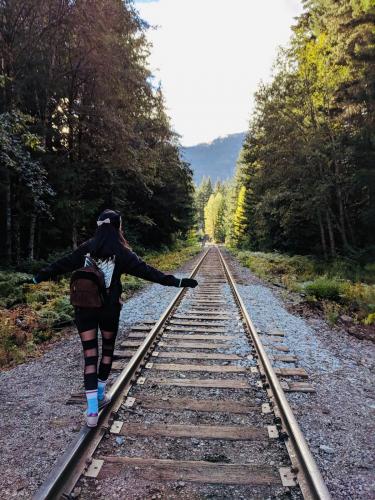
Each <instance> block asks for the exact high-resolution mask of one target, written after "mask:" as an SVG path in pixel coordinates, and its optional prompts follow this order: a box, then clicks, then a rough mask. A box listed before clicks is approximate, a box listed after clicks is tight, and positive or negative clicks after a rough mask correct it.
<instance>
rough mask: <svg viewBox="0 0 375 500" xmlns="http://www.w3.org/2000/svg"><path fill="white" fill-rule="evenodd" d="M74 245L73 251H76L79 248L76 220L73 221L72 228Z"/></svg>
mask: <svg viewBox="0 0 375 500" xmlns="http://www.w3.org/2000/svg"><path fill="white" fill-rule="evenodd" d="M72 245H73V250H75V249H76V248H77V247H78V231H77V221H76V220H75V219H74V220H73V227H72Z"/></svg>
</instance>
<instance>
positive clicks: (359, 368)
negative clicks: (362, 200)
mask: <svg viewBox="0 0 375 500" xmlns="http://www.w3.org/2000/svg"><path fill="white" fill-rule="evenodd" d="M198 258H199V256H197V257H195V258H194V259H193V260H192V261H190V262H189V264H187V266H186V267H185V268H181V269H180V270H179V272H178V273H176V275H177V276H182V275H187V274H188V272H189V270H190V269H191V268H192V267H193V264H195V263H196V262H197V260H198ZM230 268H231V269H232V270H233V272H234V274H235V276H236V278H238V279H239V281H240V283H241V284H240V285H239V286H238V287H239V291H240V293H241V296H242V298H243V300H244V302H245V304H246V306H247V308H248V311H249V313H250V316H251V318H252V320H253V322H254V324H255V326H256V328H257V329H258V330H259V331H260V332H262V333H271V332H272V331H274V330H275V329H278V330H281V331H282V332H283V333H284V335H285V336H284V341H283V344H285V345H286V346H288V348H289V349H290V353H288V354H290V355H295V356H297V357H298V362H297V363H296V364H288V365H286V364H283V363H280V362H274V365H275V366H278V367H285V366H289V367H293V366H297V367H300V368H304V369H305V370H306V371H307V373H308V375H309V379H308V382H309V383H311V384H313V386H314V387H315V389H316V393H313V394H303V393H288V394H287V397H288V400H289V402H290V404H291V406H292V408H293V411H294V412H295V415H296V417H297V419H298V422H299V424H300V426H301V429H302V431H303V432H304V434H305V437H306V439H307V441H308V443H309V445H310V448H311V451H312V453H313V455H314V457H315V459H316V461H317V463H318V466H319V467H320V470H321V472H322V474H323V477H324V479H325V481H326V483H327V486H328V488H329V490H330V492H331V494H332V498H334V499H340V500H341V499H343V500H344V499H345V500H346V499H349V498H350V499H365V500H366V499H372V498H374V493H373V492H374V489H375V484H374V456H375V453H374V450H375V446H374V425H373V421H374V413H375V411H374V410H375V393H374V378H375V356H374V352H375V346H374V344H373V343H371V342H369V341H366V340H359V339H357V338H355V337H353V336H350V335H348V334H347V333H346V332H345V331H339V330H336V329H331V328H329V326H328V325H327V324H326V323H325V322H324V321H323V320H321V319H317V318H308V319H304V318H303V317H301V316H298V315H295V314H291V313H289V312H288V307H289V306H290V303H289V302H288V301H289V298H288V295H286V294H285V293H284V292H283V294H281V293H280V290H279V289H277V288H276V287H273V286H271V285H268V284H266V283H263V282H262V281H261V280H259V279H258V278H256V277H255V276H254V275H253V274H252V273H251V272H250V271H249V270H248V269H246V268H244V267H242V266H241V265H240V264H239V263H238V262H237V261H235V260H234V259H232V258H231V259H230ZM176 292H177V290H176V289H175V288H167V287H163V288H162V287H160V286H159V285H148V286H147V287H145V288H144V289H142V290H141V291H140V292H139V293H137V294H136V295H135V296H133V297H132V298H131V299H129V300H128V301H127V302H126V304H125V305H124V307H123V309H122V315H121V326H120V332H119V336H118V342H117V345H119V343H120V342H121V341H122V340H123V339H124V338H125V337H126V335H127V332H128V331H129V328H130V327H131V326H132V325H134V324H136V323H139V322H141V321H143V320H147V319H148V320H156V319H158V318H159V316H160V314H161V313H162V311H163V310H164V309H165V308H166V306H167V305H168V304H169V302H170V301H171V300H172V298H173V297H174V296H175V294H176ZM227 294H230V291H229V288H228V287H227V286H226V285H224V286H223V295H227ZM236 328H237V325H236ZM267 349H268V350H269V353H270V354H280V353H278V352H276V351H272V350H270V348H267ZM233 352H235V353H238V354H242V355H246V353H247V352H248V346H247V345H245V343H242V342H241V341H239V342H238V345H235V346H234V351H233ZM82 370H83V359H82V354H81V344H80V340H79V337H78V335H72V336H71V337H69V338H65V339H62V340H61V341H58V342H56V343H55V344H54V345H53V346H52V347H51V348H50V349H49V350H48V351H47V352H46V353H45V354H44V355H43V357H41V358H39V359H35V360H33V361H31V362H29V363H27V364H23V365H20V366H18V367H16V368H13V369H12V370H9V371H6V372H3V373H0V404H1V408H2V412H1V415H2V418H1V422H0V435H1V445H2V452H1V457H0V464H1V472H2V474H1V475H0V487H1V492H2V494H1V497H2V498H5V499H8V498H17V499H18V498H30V496H31V495H32V493H33V492H35V490H36V489H37V488H38V486H39V485H40V484H41V483H42V481H43V480H44V479H45V478H46V477H47V475H48V473H49V471H50V470H51V468H52V466H53V464H54V463H55V461H56V460H57V459H58V457H59V456H60V455H61V454H62V453H63V451H64V450H65V449H66V447H67V446H68V444H69V443H70V442H71V441H72V439H74V437H75V435H76V433H77V432H78V431H79V430H80V428H81V425H82V424H83V422H84V419H83V415H82V412H83V407H82V406H80V405H66V404H65V403H66V401H67V400H68V399H69V396H70V394H71V393H73V392H79V391H82ZM175 392H176V395H177V393H178V391H177V390H175ZM211 396H212V397H215V393H214V390H213V391H212V394H211ZM114 483H115V482H114ZM114 486H115V484H114ZM119 488H120V486H119ZM119 491H120V490H119ZM154 493H155V495H156V496H154V498H160V497H158V496H157V492H152V491H150V498H153V495H154ZM235 497H236V496H235V495H234V497H233V498H235ZM239 497H240V495H238V496H237V498H239ZM107 498H111V496H110V495H109V496H108V495H107ZM112 498H115V497H112Z"/></svg>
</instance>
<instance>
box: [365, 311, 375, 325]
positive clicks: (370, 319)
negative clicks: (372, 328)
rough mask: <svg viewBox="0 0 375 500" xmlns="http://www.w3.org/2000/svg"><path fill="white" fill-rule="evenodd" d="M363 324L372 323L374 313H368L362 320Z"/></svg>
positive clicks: (374, 322)
mask: <svg viewBox="0 0 375 500" xmlns="http://www.w3.org/2000/svg"><path fill="white" fill-rule="evenodd" d="M364 324H365V325H374V324H375V313H371V314H369V315H368V316H367V317H366V319H365V320H364Z"/></svg>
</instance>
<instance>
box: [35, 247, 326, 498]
mask: <svg viewBox="0 0 375 500" xmlns="http://www.w3.org/2000/svg"><path fill="white" fill-rule="evenodd" d="M192 276H196V277H197V279H198V281H199V286H198V287H197V288H196V289H194V290H179V292H178V293H177V295H176V297H175V299H174V300H173V301H172V302H171V304H170V305H169V306H168V308H167V309H166V311H165V312H164V313H163V315H162V316H161V317H160V319H159V320H158V321H157V322H156V323H155V324H154V323H152V324H150V322H147V323H146V322H145V323H144V324H140V325H137V326H135V327H133V328H132V330H131V332H130V334H129V337H128V338H127V340H126V341H125V342H123V343H122V344H121V346H120V348H118V350H117V351H116V357H117V361H115V363H114V369H115V370H118V371H119V375H118V377H117V378H116V379H115V381H114V383H113V385H112V387H111V388H110V394H111V395H112V403H111V405H110V407H109V408H107V409H106V410H105V411H103V412H102V414H101V418H100V421H99V425H98V427H97V428H96V429H88V428H87V427H84V428H82V430H81V431H80V433H79V435H78V437H77V439H76V441H75V442H74V443H72V445H71V446H70V447H69V448H68V449H67V451H66V452H65V454H64V455H63V456H62V457H61V458H60V460H59V461H58V462H57V464H56V465H55V467H54V468H53V470H52V471H51V473H50V475H49V477H48V478H47V480H46V481H45V483H44V484H43V485H42V486H41V488H40V489H39V490H38V492H37V493H36V494H35V496H34V498H36V499H46V498H54V499H55V498H59V497H61V496H65V498H74V497H76V496H78V495H80V497H81V498H90V499H91V498H102V497H103V498H104V497H107V498H127V499H132V498H142V499H148V498H168V499H170V498H189V499H190V498H269V497H272V498H285V495H289V496H288V498H290V497H292V498H302V497H304V498H321V499H328V498H330V495H329V493H328V490H327V488H326V486H325V484H324V482H323V480H322V477H321V475H320V472H319V470H318V468H317V466H316V464H315V461H314V459H313V457H312V455H311V453H310V451H309V449H308V446H307V444H306V441H305V439H304V437H303V435H302V433H301V431H300V429H299V427H298V424H297V422H296V420H295V418H294V415H293V413H292V411H291V408H290V406H289V404H288V402H287V399H286V397H285V393H284V391H305V392H309V391H313V387H312V386H311V385H310V384H309V383H308V382H306V378H307V374H306V372H305V371H304V370H303V369H301V368H298V367H290V366H291V365H290V363H292V364H295V362H296V358H294V357H293V356H291V355H290V354H289V353H288V347H287V346H285V344H284V342H283V332H280V331H274V332H272V335H260V334H259V333H257V332H256V330H255V327H254V325H253V324H252V322H251V319H250V317H249V314H248V312H247V311H246V308H245V306H244V303H243V301H242V299H241V297H240V295H239V293H238V290H237V287H236V284H235V282H234V279H233V277H232V274H231V271H230V269H229V267H228V264H227V263H226V261H225V259H224V257H223V255H222V253H221V251H220V249H219V248H218V247H210V248H209V249H208V251H206V252H205V253H204V254H203V256H202V257H201V258H200V260H199V262H198V264H197V266H196V267H195V269H194V270H193V272H192ZM266 349H267V351H266ZM267 352H268V353H270V354H267ZM272 361H273V362H277V361H279V362H282V364H283V366H285V364H287V363H288V365H287V366H288V367H286V368H285V367H284V368H275V369H274V368H273V366H272V364H271V362H272ZM82 400H83V399H82V395H81V394H78V395H77V394H75V395H73V396H72V398H71V400H70V402H72V403H75V402H77V403H81V402H82ZM103 438H104V439H103ZM73 490H74V491H73ZM72 491H73V496H72V495H71V492H72Z"/></svg>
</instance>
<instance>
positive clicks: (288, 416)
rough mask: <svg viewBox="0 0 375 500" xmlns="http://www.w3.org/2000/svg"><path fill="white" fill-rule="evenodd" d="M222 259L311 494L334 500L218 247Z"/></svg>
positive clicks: (313, 496) (324, 499) (315, 496)
mask: <svg viewBox="0 0 375 500" xmlns="http://www.w3.org/2000/svg"><path fill="white" fill-rule="evenodd" d="M217 249H218V252H219V256H220V260H221V262H222V265H223V268H224V271H225V274H226V275H227V278H228V282H229V284H230V286H231V288H232V291H233V293H234V296H235V298H236V300H237V302H238V305H239V307H240V310H241V313H242V315H243V318H244V320H245V323H246V325H247V327H248V329H249V332H250V334H251V338H252V340H253V343H254V346H255V348H256V351H257V353H258V356H259V359H260V361H261V363H262V365H263V368H264V371H265V373H266V376H267V380H268V383H269V385H270V388H271V391H272V393H273V396H274V398H275V400H276V404H277V406H278V409H279V411H280V414H281V418H282V422H283V424H284V426H285V428H286V430H287V433H288V436H289V438H290V439H291V441H292V445H293V448H294V451H295V453H296V455H297V459H298V462H299V464H300V466H301V467H302V469H303V473H304V478H305V480H306V483H307V486H308V488H309V490H310V491H309V492H310V495H311V498H314V499H315V498H316V499H321V500H329V499H331V495H330V493H329V491H328V489H327V486H326V485H325V483H324V480H323V477H322V475H321V473H320V470H319V468H318V466H317V464H316V462H315V460H314V457H313V456H312V454H311V451H310V449H309V446H308V444H307V442H306V440H305V438H304V436H303V434H302V431H301V429H300V427H299V425H298V422H297V420H296V418H295V416H294V414H293V411H292V409H291V407H290V405H289V403H288V400H287V399H286V396H285V393H284V390H283V389H282V387H281V385H280V382H279V380H278V378H277V375H276V373H275V371H274V369H273V367H272V364H271V362H270V359H269V357H268V355H267V353H266V351H265V349H264V347H263V344H262V341H261V340H260V338H259V335H258V333H257V331H256V328H255V326H254V324H253V322H252V321H251V319H250V316H249V314H248V312H247V309H246V306H245V304H244V302H243V300H242V297H241V295H240V294H239V292H238V289H237V286H236V283H235V281H234V279H233V276H232V273H231V271H230V269H229V267H228V265H227V263H226V262H225V260H224V258H223V255H222V253H221V251H220V249H219V247H217Z"/></svg>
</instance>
